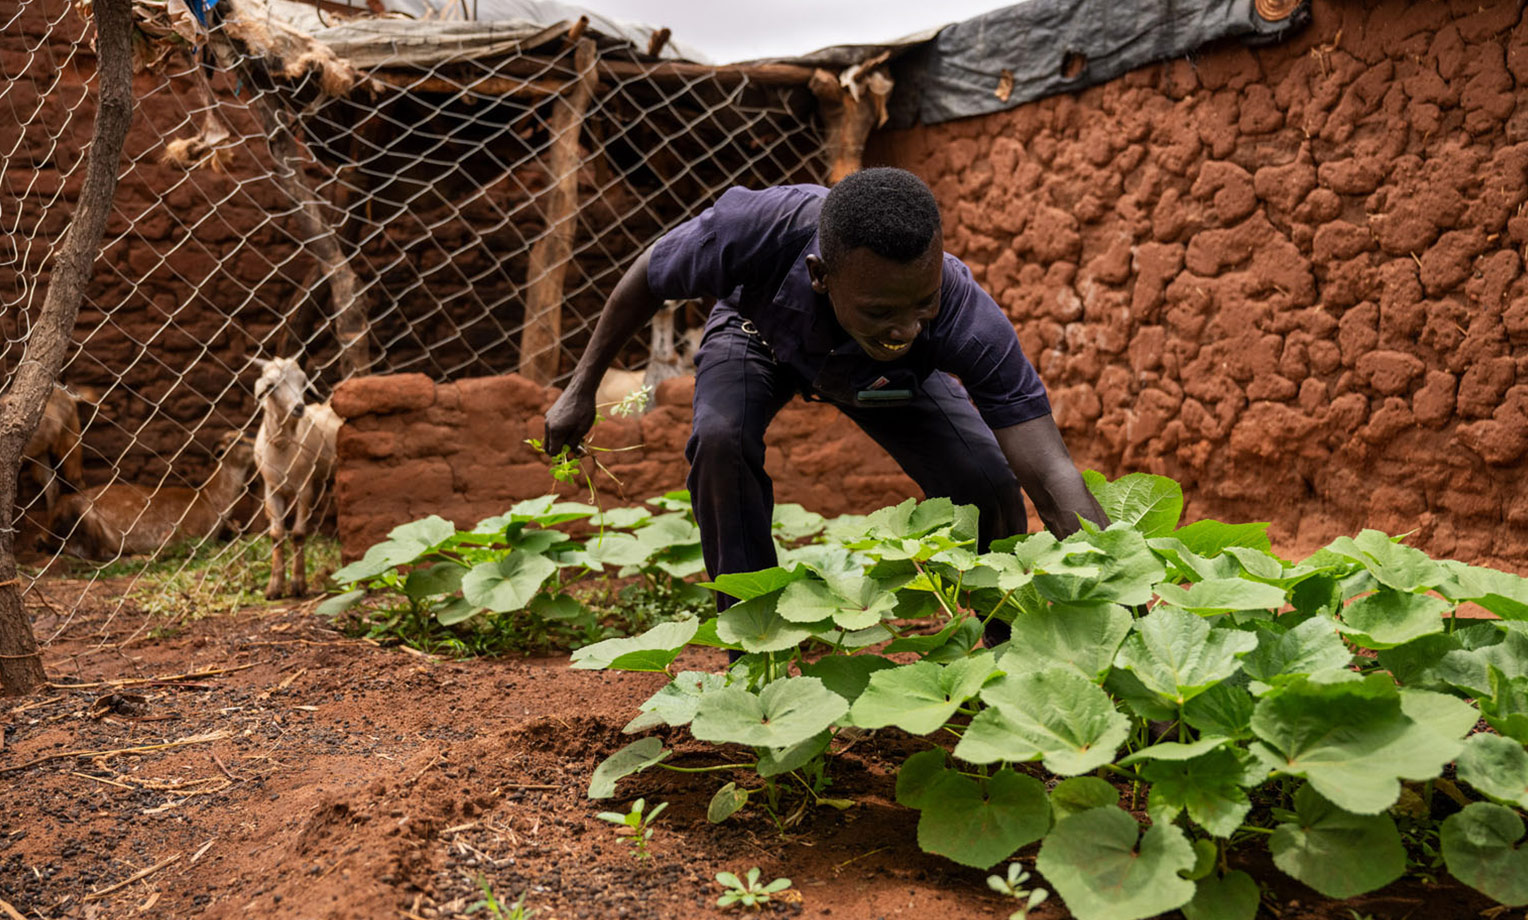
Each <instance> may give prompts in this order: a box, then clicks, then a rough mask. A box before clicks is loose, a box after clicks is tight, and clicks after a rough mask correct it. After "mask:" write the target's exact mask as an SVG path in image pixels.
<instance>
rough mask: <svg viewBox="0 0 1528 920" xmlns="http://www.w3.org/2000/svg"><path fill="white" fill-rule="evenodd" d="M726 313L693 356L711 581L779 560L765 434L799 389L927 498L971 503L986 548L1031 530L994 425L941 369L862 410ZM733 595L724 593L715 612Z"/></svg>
mask: <svg viewBox="0 0 1528 920" xmlns="http://www.w3.org/2000/svg"><path fill="white" fill-rule="evenodd" d="M719 309H722V308H721V307H719ZM728 313H730V314H731V315H729V316H727V317H726V318H725V320H724V321H722V322H719V323H716V322H713V323H712V324H710V325H709V328H708V330H707V333H706V337H705V339H704V341H703V342H702V344H701V347H700V351H699V354H698V355H697V370H696V374H695V422H694V429H693V430H692V432H691V434H690V440H689V444H688V445H687V446H686V448H685V456H686V458H688V460H689V461H690V476H689V488H690V497H691V501H692V503H693V505H694V508H695V520H696V522H697V523H698V524H699V525H700V535H701V547H702V549H703V551H704V554H705V561H706V570H707V571H708V572H709V573H710V574H711V576H712V577H713V578H714V577H716V576H717V575H722V574H726V573H729V572H752V571H757V570H759V569H766V568H769V567H770V566H773V565H775V564H776V558H775V544H774V540H773V538H772V537H771V535H770V525H771V521H772V517H773V511H774V485H773V483H772V482H771V480H770V478H769V474H768V473H766V472H765V470H764V431H765V429H766V428H768V427H769V423H770V421H771V420H773V419H774V417H775V414H776V413H778V412H779V411H780V409H781V408H782V407H783V406H784V405H785V404H786V403H787V402H789V401H790V400H791V399H792V398H793V397H794V396H796V395H797V394H803V395H808V396H813V397H816V398H822V399H824V400H825V401H827V402H831V403H832V404H833V405H834V406H836V407H837V408H838V409H839V411H841V412H842V413H843V414H844V415H846V416H848V417H849V418H850V419H851V420H852V421H853V422H854V423H855V424H856V425H858V426H859V427H860V428H861V429H862V430H864V432H865V433H866V434H868V435H870V437H871V438H873V439H874V440H875V441H876V443H878V444H880V445H881V447H883V448H885V449H886V452H887V453H889V454H890V455H891V456H892V459H894V460H896V462H897V463H898V464H899V465H900V466H901V467H902V469H903V470H904V471H905V472H906V473H907V474H908V475H909V476H910V477H912V479H913V481H914V482H916V483H917V484H918V486H919V488H921V489H922V490H923V492H924V495H925V497H927V498H935V497H948V498H950V499H951V500H953V501H954V502H955V503H956V504H969V505H975V506H976V507H977V508H978V509H979V511H980V518H979V526H980V531H981V534H980V536H981V539H980V544H981V549H985V548H986V545H987V544H988V543H989V542H990V541H992V540H993V539H997V538H1000V537H1004V536H1008V535H1011V534H1015V533H1022V532H1023V531H1024V530H1025V529H1026V527H1025V514H1024V501H1023V497H1022V492H1021V491H1020V488H1019V484H1018V481H1017V479H1016V478H1015V477H1014V475H1013V471H1012V470H1011V469H1010V468H1009V466H1008V461H1007V459H1006V458H1005V457H1004V456H1003V452H1002V450H1001V449H1000V448H999V447H998V444H997V439H996V438H995V437H994V436H993V434H992V430H991V429H990V428H989V427H987V424H986V423H985V422H984V421H982V418H981V416H980V415H979V414H978V413H977V411H976V408H975V407H974V406H973V405H971V402H970V399H969V398H968V397H967V395H966V391H965V388H964V387H962V386H961V385H960V384H959V383H957V382H956V381H955V380H954V379H952V378H951V377H949V376H948V375H946V374H942V373H937V372H936V373H934V374H932V375H930V376H929V377H928V378H926V379H925V380H924V381H923V382H922V386H921V392H916V393H915V394H914V396H913V397H912V399H911V400H910V401H908V402H905V403H900V404H897V405H875V406H861V405H855V404H853V400H847V401H846V400H843V399H840V398H833V397H832V396H829V395H827V394H823V393H819V392H817V391H815V390H814V388H813V387H812V385H811V382H810V381H808V380H806V379H804V378H803V376H802V375H801V373H800V372H798V371H797V370H795V369H794V368H792V367H790V366H787V365H785V364H782V363H779V362H777V361H776V360H775V358H774V356H773V354H772V352H771V351H770V349H769V346H768V344H767V343H765V342H764V341H763V340H762V339H761V338H760V337H759V336H758V335H757V333H753V332H750V331H745V325H744V323H743V322H742V321H741V319H740V318H739V317H738V316H737V314H735V313H731V311H728ZM746 328H747V329H752V326H751V325H748V326H747V327H746ZM865 360H868V359H865ZM873 510H875V509H873V508H865V509H863V511H864V512H866V513H868V512H870V511H873ZM731 601H732V599H731V598H729V597H726V596H725V595H721V594H718V595H717V606H718V608H719V609H725V608H726V607H727V606H729V605H730V603H731ZM1003 625H1004V626H1005V627H1006V624H1003ZM1004 633H1006V628H1005V629H1004Z"/></svg>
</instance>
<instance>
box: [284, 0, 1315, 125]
mask: <svg viewBox="0 0 1528 920" xmlns="http://www.w3.org/2000/svg"><path fill="white" fill-rule="evenodd" d="M347 2H350V3H358V2H359V0H347ZM379 2H380V4H381V5H382V7H383V8H384V9H385V10H386V12H385V13H383V14H381V15H371V14H369V13H368V14H367V15H362V16H357V17H346V18H337V17H334V16H325V15H323V14H322V13H321V12H320V11H319V9H318V8H317V7H316V6H315V5H313V3H311V2H300V0H268V3H269V12H268V14H267V15H269V16H271V17H273V18H276V19H279V20H281V21H282V22H283V23H284V24H286V25H289V26H292V27H294V28H296V29H298V30H300V31H302V32H306V33H308V34H310V35H311V36H312V37H313V38H315V39H317V40H318V41H320V42H322V43H323V44H325V45H327V46H329V47H330V48H331V49H332V50H333V51H334V52H335V54H337V55H338V56H340V57H341V58H344V59H346V60H348V61H349V62H350V63H351V64H353V65H354V66H355V67H357V68H360V69H362V70H367V69H371V68H377V67H394V68H396V67H414V68H428V67H432V66H436V65H439V64H443V63H449V62H453V61H465V60H473V59H479V58H493V57H501V56H505V55H510V54H514V53H516V52H519V51H522V50H528V49H532V48H535V47H537V46H540V45H544V44H546V43H547V42H549V41H551V40H553V39H555V38H556V37H557V36H558V35H559V34H560V33H565V32H566V31H567V30H568V29H569V28H570V27H571V26H572V24H573V23H574V22H577V21H578V20H579V19H580V18H581V17H587V18H588V20H589V25H588V29H587V31H586V33H585V34H589V35H593V36H595V37H596V38H597V39H598V40H599V41H600V42H601V44H602V45H605V46H607V47H608V46H610V45H612V44H619V45H626V46H631V47H635V48H636V49H638V50H639V51H646V50H647V48H648V47H649V44H648V43H649V40H650V39H651V38H652V36H653V35H654V33H655V32H657V31H659V29H656V28H655V27H653V26H649V25H641V24H635V23H629V22H624V21H621V20H616V19H611V18H609V17H606V16H602V15H600V14H598V13H596V12H593V11H590V10H587V9H584V8H582V7H579V6H575V5H573V4H568V3H563V2H561V0H379ZM1309 6H1310V0H1167V2H1159V0H1127V2H1119V0H1027V2H1022V3H1018V4H1015V5H1012V6H1007V7H1003V8H1001V9H997V10H994V11H992V12H990V13H985V14H983V15H981V16H977V17H975V18H973V19H968V20H966V21H964V22H959V23H955V24H953V25H948V26H943V27H940V28H936V29H929V30H926V31H924V32H920V33H917V34H914V35H910V36H907V37H905V38H902V39H898V40H895V41H892V42H885V43H878V44H865V45H836V46H833V47H829V48H823V49H819V50H817V51H813V52H811V53H809V54H803V55H800V56H797V57H792V58H772V59H769V61H768V62H767V63H787V64H797V65H803V66H807V67H829V68H835V69H842V68H846V67H852V66H855V65H857V64H861V63H863V62H865V61H867V60H870V59H872V58H875V57H876V56H878V55H882V54H884V55H886V59H887V60H890V61H891V62H892V68H893V73H894V75H895V77H896V91H895V94H894V96H893V98H892V103H891V123H892V124H893V125H894V126H907V125H911V124H915V123H920V122H921V123H924V124H934V123H938V122H942V121H949V120H951V119H955V118H964V117H968V116H972V115H981V114H986V113H989V112H996V111H1001V110H1004V109H1008V108H1012V107H1014V106H1017V105H1020V104H1022V103H1025V102H1029V101H1032V100H1034V99H1038V98H1041V97H1044V96H1047V95H1051V94H1054V93H1061V92H1071V91H1076V90H1080V89H1083V88H1085V87H1087V86H1091V85H1093V84H1095V83H1101V82H1104V81H1106V80H1111V79H1113V78H1114V77H1117V76H1119V75H1121V74H1123V73H1125V72H1127V71H1129V70H1132V69H1134V68H1136V67H1140V66H1143V65H1145V64H1149V63H1152V62H1155V61H1160V60H1166V59H1169V58H1173V57H1179V56H1182V55H1184V54H1188V53H1189V52H1191V51H1193V50H1194V49H1195V48H1197V47H1199V46H1201V45H1204V44H1207V43H1209V42H1212V41H1216V40H1218V39H1222V38H1228V37H1239V38H1241V39H1243V40H1244V41H1248V42H1256V43H1268V42H1274V41H1278V40H1280V39H1282V38H1283V37H1284V36H1286V35H1287V34H1289V33H1291V32H1292V31H1294V30H1295V29H1298V28H1300V27H1302V26H1303V25H1305V24H1306V23H1308V22H1309V20H1310V9H1309ZM659 57H662V58H667V59H677V60H687V61H694V62H698V63H706V59H705V56H704V55H703V54H701V53H700V52H699V51H697V50H695V49H693V48H689V47H687V46H686V45H684V44H683V42H682V41H680V42H673V41H670V42H667V43H665V44H664V45H663V46H662V48H661V50H660V51H659ZM749 63H755V64H757V63H766V62H749ZM729 66H741V65H729Z"/></svg>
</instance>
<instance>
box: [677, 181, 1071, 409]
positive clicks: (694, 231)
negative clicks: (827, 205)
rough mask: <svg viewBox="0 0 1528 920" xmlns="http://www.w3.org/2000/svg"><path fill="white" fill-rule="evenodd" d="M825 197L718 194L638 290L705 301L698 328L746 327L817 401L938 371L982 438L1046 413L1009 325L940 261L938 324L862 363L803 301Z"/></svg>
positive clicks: (820, 297)
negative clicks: (706, 315)
mask: <svg viewBox="0 0 1528 920" xmlns="http://www.w3.org/2000/svg"><path fill="white" fill-rule="evenodd" d="M827 193H828V190H827V189H825V188H823V187H822V186H820V185H784V186H777V187H775V188H769V189H764V190H763V191H750V190H748V189H743V188H732V189H728V190H727V191H726V192H725V193H724V194H723V195H722V196H721V197H720V198H718V199H717V201H716V204H714V205H712V206H711V207H710V208H707V209H706V210H705V212H704V213H702V214H701V215H700V216H699V217H696V218H694V219H693V220H690V221H687V222H685V223H683V224H681V225H679V226H678V227H676V228H674V229H673V230H671V231H669V232H668V233H667V234H665V235H664V237H663V238H662V239H660V240H659V241H658V242H657V244H656V245H654V246H653V249H652V253H651V255H650V256H649V260H648V265H647V283H648V286H649V287H651V288H652V290H653V292H654V293H655V294H657V295H658V296H660V297H663V298H665V299H669V300H680V299H687V298H693V297H715V298H717V299H718V301H719V303H718V305H717V309H716V311H715V312H714V313H713V315H712V318H711V321H710V323H708V326H710V325H715V324H717V323H718V322H721V321H724V320H725V319H726V317H727V315H728V314H730V313H732V312H736V313H737V314H739V315H741V316H742V317H743V318H745V319H748V320H751V321H752V322H753V324H754V326H756V327H757V328H758V330H759V333H760V334H761V335H762V337H763V338H764V339H765V341H767V342H768V344H769V346H770V348H771V349H772V350H773V352H774V355H775V359H776V360H777V361H779V362H780V363H782V364H785V365H787V366H789V367H790V368H792V369H793V370H795V371H796V372H797V373H798V374H800V376H801V377H802V379H803V380H804V381H809V382H810V383H811V389H815V390H818V391H821V392H822V394H823V395H828V396H829V397H835V396H836V395H838V394H837V393H835V390H839V391H843V392H850V393H852V392H853V390H854V388H855V387H865V386H876V385H884V384H885V383H886V382H887V381H888V380H890V381H893V382H894V385H900V383H896V382H897V381H900V380H903V379H906V380H911V381H921V380H923V379H924V378H926V377H927V376H928V375H929V374H931V373H933V372H935V371H944V372H947V373H951V374H954V375H955V376H956V377H958V378H960V381H961V383H962V384H964V386H965V388H966V391H967V392H968V393H969V394H970V396H971V401H972V403H974V404H975V406H976V409H977V411H978V412H980V413H981V416H982V420H983V421H985V422H986V423H987V425H988V426H990V427H991V428H994V429H997V428H1007V427H1008V426H1010V425H1017V424H1018V423H1020V422H1025V421H1028V420H1030V419H1032V418H1038V417H1040V416H1042V415H1046V414H1048V413H1049V412H1050V401H1049V399H1047V398H1046V395H1045V385H1044V384H1042V383H1041V382H1040V376H1039V375H1038V374H1036V373H1035V369H1034V367H1033V366H1032V365H1031V364H1030V363H1029V359H1027V358H1025V357H1024V352H1023V350H1022V349H1021V348H1020V347H1019V338H1018V335H1017V334H1016V333H1015V332H1014V330H1013V324H1012V323H1010V322H1009V321H1008V318H1007V317H1006V316H1004V315H1003V311H1002V309H1001V308H999V307H998V305H997V303H996V302H995V301H993V299H992V298H991V297H990V296H988V295H987V292H986V291H983V290H982V289H981V287H980V286H979V285H977V283H976V282H975V281H974V280H973V279H972V278H971V270H970V269H969V268H967V267H966V266H965V264H964V263H962V262H961V261H960V260H959V259H957V258H955V257H954V256H952V255H950V254H949V253H945V254H944V277H943V280H942V282H941V286H940V290H939V315H938V316H936V317H935V318H934V319H933V320H932V321H931V322H929V323H928V324H927V325H926V326H925V327H924V329H923V331H922V332H920V333H919V334H918V337H917V339H915V340H914V341H913V345H912V347H911V348H909V349H908V353H907V354H906V355H904V356H902V357H899V358H897V359H896V360H894V361H876V360H874V359H872V358H871V357H869V356H868V355H866V354H865V353H864V351H862V350H861V349H860V347H859V345H858V344H857V343H855V342H854V340H853V339H851V338H849V336H848V334H847V333H845V332H844V331H843V329H842V328H841V327H839V325H838V321H837V320H836V318H835V317H834V315H833V307H832V304H831V303H830V302H829V300H828V297H827V295H826V294H818V293H817V292H816V291H814V290H812V279H811V275H810V274H809V273H808V272H807V267H806V257H807V256H808V255H813V254H817V253H820V251H821V249H820V247H819V245H818V240H817V215H818V213H819V212H820V211H821V210H822V201H823V198H824V197H825V196H826V195H827ZM808 392H810V390H808Z"/></svg>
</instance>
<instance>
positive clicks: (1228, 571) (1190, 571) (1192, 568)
mask: <svg viewBox="0 0 1528 920" xmlns="http://www.w3.org/2000/svg"><path fill="white" fill-rule="evenodd" d="M1146 542H1147V544H1148V545H1150V546H1151V549H1152V552H1154V553H1156V555H1157V557H1158V558H1159V559H1161V560H1162V561H1163V563H1164V564H1166V566H1167V569H1168V572H1167V577H1166V578H1164V579H1163V580H1164V581H1167V582H1171V583H1176V582H1181V581H1187V582H1196V581H1207V580H1211V579H1219V578H1236V577H1237V576H1238V574H1239V571H1238V566H1237V564H1236V560H1234V559H1233V558H1231V557H1230V556H1212V557H1206V556H1201V555H1199V554H1198V553H1196V552H1194V551H1193V550H1191V549H1189V548H1188V547H1187V546H1185V545H1184V544H1183V543H1182V541H1180V540H1178V539H1177V538H1176V537H1152V538H1151V539H1150V540H1147V541H1146Z"/></svg>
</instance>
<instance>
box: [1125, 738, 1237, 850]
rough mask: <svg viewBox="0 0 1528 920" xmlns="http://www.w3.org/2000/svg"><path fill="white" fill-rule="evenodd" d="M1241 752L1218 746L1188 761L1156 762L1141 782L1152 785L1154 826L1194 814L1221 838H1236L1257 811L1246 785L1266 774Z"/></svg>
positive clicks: (1150, 808)
mask: <svg viewBox="0 0 1528 920" xmlns="http://www.w3.org/2000/svg"><path fill="white" fill-rule="evenodd" d="M1251 760H1252V758H1251V757H1250V755H1243V754H1242V753H1241V751H1240V750H1238V749H1237V748H1229V747H1217V748H1215V749H1213V750H1210V751H1207V752H1205V753H1203V754H1200V755H1199V756H1197V757H1193V758H1190V759H1188V760H1150V761H1147V762H1146V764H1145V765H1144V766H1142V767H1141V777H1142V778H1143V779H1145V780H1146V781H1147V782H1149V783H1151V795H1150V798H1149V799H1148V800H1147V811H1148V812H1149V813H1150V814H1151V820H1152V821H1154V822H1163V823H1166V822H1171V821H1172V820H1173V819H1174V818H1176V817H1177V816H1178V813H1179V812H1181V811H1184V810H1185V809H1186V810H1187V811H1188V816H1189V818H1190V819H1192V820H1193V822H1194V823H1195V824H1198V825H1199V826H1200V827H1202V828H1204V829H1205V830H1207V831H1209V832H1210V833H1211V834H1213V835H1215V836H1216V837H1230V836H1231V834H1232V833H1234V832H1235V831H1236V829H1237V828H1238V827H1240V826H1241V823H1242V819H1243V818H1245V817H1246V816H1247V812H1248V811H1250V810H1251V808H1252V802H1251V800H1250V799H1248V798H1247V791H1246V789H1245V788H1243V787H1245V786H1251V785H1254V784H1256V783H1257V782H1259V781H1260V780H1261V779H1262V778H1263V776H1265V775H1266V773H1267V771H1266V770H1265V769H1260V768H1259V767H1257V766H1256V765H1255V764H1254V763H1252V762H1250V761H1251Z"/></svg>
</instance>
